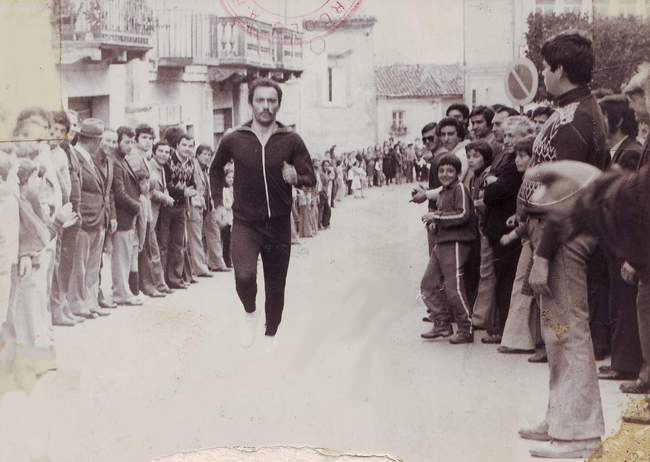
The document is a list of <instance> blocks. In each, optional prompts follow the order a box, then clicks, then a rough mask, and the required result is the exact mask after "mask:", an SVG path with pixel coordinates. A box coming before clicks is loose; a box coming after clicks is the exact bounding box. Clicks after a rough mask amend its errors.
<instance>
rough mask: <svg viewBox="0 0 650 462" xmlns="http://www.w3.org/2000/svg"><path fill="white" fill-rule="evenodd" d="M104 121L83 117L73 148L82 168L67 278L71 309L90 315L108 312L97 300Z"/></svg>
mask: <svg viewBox="0 0 650 462" xmlns="http://www.w3.org/2000/svg"><path fill="white" fill-rule="evenodd" d="M103 133H104V122H103V121H101V120H99V119H94V118H90V119H86V120H84V121H83V122H82V123H81V126H80V130H79V136H78V141H77V144H76V145H75V147H74V148H75V150H76V152H77V154H78V156H77V157H78V160H79V166H80V170H81V201H80V211H81V229H80V230H79V234H78V235H77V246H76V252H75V258H74V264H73V267H72V275H71V279H70V295H69V297H70V306H71V309H72V312H73V313H75V314H77V315H79V316H83V317H87V318H93V317H97V316H98V315H100V316H106V315H108V312H105V311H102V310H101V309H100V308H99V306H98V304H97V300H98V298H97V295H98V293H99V269H100V264H101V256H102V248H103V247H104V238H105V236H106V229H107V227H108V226H109V223H110V220H111V216H110V213H111V205H110V204H111V202H110V201H111V186H112V182H113V166H112V163H111V162H110V161H109V160H108V159H106V158H105V157H103V156H102V153H101V152H100V150H99V144H100V142H101V137H102V134H103Z"/></svg>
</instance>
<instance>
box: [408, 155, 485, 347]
mask: <svg viewBox="0 0 650 462" xmlns="http://www.w3.org/2000/svg"><path fill="white" fill-rule="evenodd" d="M461 169H462V165H461V162H460V159H458V157H456V156H455V155H453V154H445V155H443V156H442V157H441V158H440V160H439V162H438V177H439V179H440V182H441V183H442V190H441V191H440V195H439V196H438V201H437V205H438V209H437V210H436V211H434V212H429V213H427V214H425V215H424V216H423V217H422V221H423V222H424V223H425V224H427V225H428V226H429V227H430V229H431V228H432V229H431V231H432V234H433V239H434V243H435V245H434V247H433V251H432V252H431V257H430V258H429V264H428V266H427V269H426V270H425V273H424V276H423V278H422V283H421V286H420V290H421V291H422V299H423V300H424V302H425V304H426V305H427V308H428V309H429V311H430V312H431V313H432V314H433V318H434V327H433V328H432V329H431V331H430V332H427V333H424V334H422V338H425V339H435V338H438V337H449V336H451V335H452V334H453V330H452V326H451V322H452V319H454V320H455V321H456V324H457V326H458V332H456V334H455V335H453V336H452V337H451V338H450V339H449V341H450V342H451V343H453V344H458V343H473V342H474V334H473V332H472V321H471V315H470V306H469V303H468V301H467V295H466V293H465V277H464V273H463V267H464V265H465V263H466V262H467V258H468V256H469V251H470V247H471V243H472V241H474V240H475V239H476V226H475V220H474V205H473V204H472V201H471V198H470V195H469V191H468V190H467V188H466V187H465V186H464V185H463V184H462V183H460V182H459V180H458V177H459V175H460V173H461ZM443 285H444V287H445V290H444V292H443V291H442V287H443ZM443 294H444V295H443ZM448 308H450V309H451V313H450V312H449V309H448Z"/></svg>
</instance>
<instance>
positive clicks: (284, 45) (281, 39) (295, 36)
mask: <svg viewBox="0 0 650 462" xmlns="http://www.w3.org/2000/svg"><path fill="white" fill-rule="evenodd" d="M273 41H274V44H275V48H274V50H275V56H274V58H275V62H276V64H277V66H278V67H279V68H281V69H286V70H291V71H293V70H300V69H301V68H302V53H303V48H302V47H303V44H302V34H300V33H299V32H297V31H295V30H292V29H287V28H285V27H276V28H273Z"/></svg>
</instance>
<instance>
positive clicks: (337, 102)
mask: <svg viewBox="0 0 650 462" xmlns="http://www.w3.org/2000/svg"><path fill="white" fill-rule="evenodd" d="M347 58H348V55H347V54H342V55H330V56H328V57H327V74H326V75H325V82H324V83H325V88H323V93H322V95H323V101H324V102H325V104H328V105H332V106H345V105H346V104H347V100H348V59H347Z"/></svg>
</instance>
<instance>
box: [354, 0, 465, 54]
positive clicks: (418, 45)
mask: <svg viewBox="0 0 650 462" xmlns="http://www.w3.org/2000/svg"><path fill="white" fill-rule="evenodd" d="M462 5H463V2H462V1H461V0H364V2H363V4H362V5H361V8H360V11H359V13H360V14H369V15H373V16H375V17H376V18H377V24H376V25H375V31H374V32H375V50H376V64H378V65H387V64H397V63H404V64H412V63H437V64H447V63H457V62H462V60H463V26H462V24H463V13H462V8H463V7H462Z"/></svg>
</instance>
